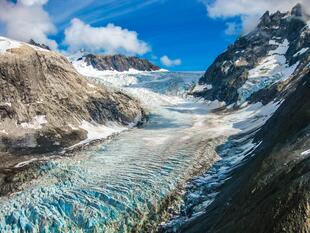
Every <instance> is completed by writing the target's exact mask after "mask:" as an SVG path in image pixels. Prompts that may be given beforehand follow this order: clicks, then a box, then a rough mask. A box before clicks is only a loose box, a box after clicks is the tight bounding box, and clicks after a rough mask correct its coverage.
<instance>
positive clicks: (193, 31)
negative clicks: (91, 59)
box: [0, 0, 310, 71]
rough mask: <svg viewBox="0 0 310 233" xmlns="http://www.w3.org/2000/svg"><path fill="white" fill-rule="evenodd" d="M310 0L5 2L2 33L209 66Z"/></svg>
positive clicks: (61, 47) (0, 10) (162, 62)
mask: <svg viewBox="0 0 310 233" xmlns="http://www.w3.org/2000/svg"><path fill="white" fill-rule="evenodd" d="M297 2H301V3H302V4H304V5H305V6H309V5H310V0H260V1H257V0H256V1H254V0H253V1H251V0H101V1H98V0H66V1H64V0H0V35H2V36H8V37H11V38H13V39H18V40H22V41H29V40H30V39H34V40H36V41H38V42H40V43H45V44H47V45H49V46H50V47H51V48H52V49H54V50H58V51H60V52H63V53H66V54H70V53H74V52H76V51H78V50H79V49H85V50H86V51H89V52H92V53H98V54H116V53H121V54H125V55H134V56H139V57H143V58H147V59H149V60H150V61H152V62H153V63H155V64H157V65H159V66H161V67H163V68H166V69H169V70H182V71H202V70H206V69H207V67H208V66H209V65H210V64H211V63H212V62H213V60H214V59H215V58H216V56H217V55H219V54H220V53H221V52H223V51H224V50H225V49H226V48H227V46H228V45H229V44H231V43H232V42H233V41H234V40H235V39H236V38H237V37H239V36H240V35H242V34H245V33H247V32H249V31H251V30H253V29H254V28H255V26H256V25H257V22H258V19H259V17H260V16H261V15H262V14H263V13H264V12H265V11H266V10H270V11H276V10H278V9H279V10H281V11H286V10H289V9H291V8H292V7H293V6H294V5H295V4H296V3H297Z"/></svg>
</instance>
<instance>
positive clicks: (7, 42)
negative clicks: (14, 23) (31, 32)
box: [0, 36, 22, 54]
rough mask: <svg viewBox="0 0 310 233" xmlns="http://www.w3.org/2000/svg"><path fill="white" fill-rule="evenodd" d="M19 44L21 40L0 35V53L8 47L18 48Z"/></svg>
mask: <svg viewBox="0 0 310 233" xmlns="http://www.w3.org/2000/svg"><path fill="white" fill-rule="evenodd" d="M21 45H22V43H21V42H18V41H15V40H11V39H8V38H6V37H2V36H0V54H1V53H5V52H6V51H7V50H8V49H13V48H18V47H20V46H21Z"/></svg>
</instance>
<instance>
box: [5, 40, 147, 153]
mask: <svg viewBox="0 0 310 233" xmlns="http://www.w3.org/2000/svg"><path fill="white" fill-rule="evenodd" d="M0 89H1V92H0V152H1V153H11V154H16V153H18V154H28V153H29V154H30V153H45V152H50V151H55V150H62V149H64V148H67V147H70V146H72V145H75V144H78V143H80V142H81V141H83V142H87V141H90V140H91V139H99V138H98V135H105V136H108V135H110V134H112V133H114V132H119V131H121V130H123V129H125V128H126V127H131V126H133V125H135V124H137V123H139V121H140V120H141V119H142V118H143V115H144V112H143V109H142V108H141V107H140V105H139V103H138V102H137V101H135V100H133V99H132V98H131V97H129V96H128V95H126V94H123V93H121V92H119V91H113V90H109V89H107V88H106V87H104V86H102V85H101V86H98V85H95V84H93V83H90V82H89V81H87V79H86V78H85V77H83V76H81V75H80V74H79V73H78V72H77V71H76V70H75V69H74V68H73V66H72V64H71V63H70V62H69V61H68V60H67V59H66V58H65V57H64V56H62V55H60V54H59V53H56V52H52V51H49V50H46V49H42V48H40V47H37V46H33V45H30V44H27V43H21V42H17V41H13V40H10V39H8V38H4V37H0ZM96 133H97V134H96Z"/></svg>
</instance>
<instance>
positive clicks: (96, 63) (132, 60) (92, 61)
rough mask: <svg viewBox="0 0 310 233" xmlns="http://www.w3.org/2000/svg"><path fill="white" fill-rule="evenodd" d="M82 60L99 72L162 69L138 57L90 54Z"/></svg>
mask: <svg viewBox="0 0 310 233" xmlns="http://www.w3.org/2000/svg"><path fill="white" fill-rule="evenodd" d="M80 59H84V61H85V62H86V63H87V65H91V66H93V67H94V68H95V69H97V70H116V71H120V72H123V71H128V70H129V69H135V70H139V71H156V70H159V69H160V68H159V67H158V66H156V65H154V64H152V63H151V62H149V61H148V60H146V59H142V58H138V57H126V56H123V55H93V54H88V55H85V56H83V57H82V58H80Z"/></svg>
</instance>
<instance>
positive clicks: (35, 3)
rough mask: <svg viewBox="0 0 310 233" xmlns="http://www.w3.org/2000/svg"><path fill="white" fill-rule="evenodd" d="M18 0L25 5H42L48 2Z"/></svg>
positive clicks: (41, 0) (42, 0) (46, 0)
mask: <svg viewBox="0 0 310 233" xmlns="http://www.w3.org/2000/svg"><path fill="white" fill-rule="evenodd" d="M20 2H21V3H22V4H24V5H27V6H32V5H44V4H46V3H47V2H48V0H20Z"/></svg>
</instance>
